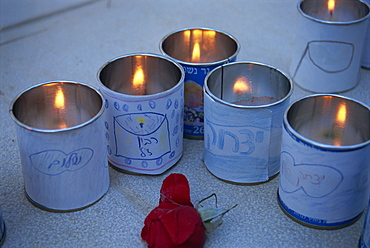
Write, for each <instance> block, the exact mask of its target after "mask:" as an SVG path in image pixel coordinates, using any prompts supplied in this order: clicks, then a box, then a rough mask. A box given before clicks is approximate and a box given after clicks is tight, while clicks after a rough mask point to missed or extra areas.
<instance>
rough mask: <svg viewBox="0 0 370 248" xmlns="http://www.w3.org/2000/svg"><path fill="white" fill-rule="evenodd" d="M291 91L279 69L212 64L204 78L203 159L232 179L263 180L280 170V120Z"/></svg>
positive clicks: (215, 171) (248, 64)
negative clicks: (213, 65) (213, 66)
mask: <svg viewBox="0 0 370 248" xmlns="http://www.w3.org/2000/svg"><path fill="white" fill-rule="evenodd" d="M292 91H293V84H292V81H291V80H290V78H289V77H288V76H287V75H286V74H285V73H283V72H282V71H280V70H279V69H277V68H275V67H273V66H269V65H266V64H262V63H256V62H234V63H229V64H225V65H222V66H220V67H217V68H216V69H214V70H213V71H211V72H210V74H209V75H207V77H206V80H205V84H204V117H205V122H204V163H205V165H206V167H207V169H208V170H209V171H210V172H211V173H212V174H213V175H215V176H216V177H218V178H221V179H223V180H226V181H230V182H236V183H259V182H265V181H268V180H269V178H271V177H273V176H274V175H276V174H277V173H278V172H279V166H280V163H279V158H280V144H281V126H282V120H283V113H284V110H285V107H286V106H287V105H288V104H289V98H290V95H291V94H292Z"/></svg>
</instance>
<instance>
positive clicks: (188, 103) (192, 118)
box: [180, 58, 235, 138]
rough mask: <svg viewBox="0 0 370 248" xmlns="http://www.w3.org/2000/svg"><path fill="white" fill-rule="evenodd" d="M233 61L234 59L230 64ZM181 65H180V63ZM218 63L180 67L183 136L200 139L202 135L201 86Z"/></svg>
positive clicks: (202, 100) (202, 101)
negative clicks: (182, 92) (182, 100)
mask: <svg viewBox="0 0 370 248" xmlns="http://www.w3.org/2000/svg"><path fill="white" fill-rule="evenodd" d="M232 61H235V58H234V59H233V60H231V61H230V62H232ZM180 64H181V63H180ZM221 64H223V63H219V64H216V65H212V66H204V65H199V66H192V65H184V64H181V66H182V67H183V68H184V71H185V79H184V82H185V83H184V99H185V101H184V102H185V105H184V135H185V136H189V137H194V138H202V137H203V135H204V127H203V125H204V107H203V106H204V96H203V85H204V79H205V77H206V76H207V74H208V73H209V72H210V71H212V70H213V69H214V68H216V67H217V66H220V65H221Z"/></svg>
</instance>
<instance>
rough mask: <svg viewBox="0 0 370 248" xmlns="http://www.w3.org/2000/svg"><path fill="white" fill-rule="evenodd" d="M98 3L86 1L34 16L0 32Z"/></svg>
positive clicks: (93, 0)
mask: <svg viewBox="0 0 370 248" xmlns="http://www.w3.org/2000/svg"><path fill="white" fill-rule="evenodd" d="M98 1H102V0H90V1H87V2H85V3H81V4H76V5H73V6H70V7H67V8H64V9H60V10H56V11H53V12H51V13H47V14H44V15H40V16H36V17H34V18H31V19H28V20H25V21H21V22H18V23H15V24H11V25H8V26H5V27H3V28H0V32H3V31H7V30H10V29H13V28H17V27H20V26H23V25H26V24H29V23H32V22H36V21H40V20H42V19H45V18H48V17H51V16H55V15H58V14H61V13H64V12H68V11H70V10H74V9H78V8H81V7H84V6H87V5H89V4H92V3H95V2H98Z"/></svg>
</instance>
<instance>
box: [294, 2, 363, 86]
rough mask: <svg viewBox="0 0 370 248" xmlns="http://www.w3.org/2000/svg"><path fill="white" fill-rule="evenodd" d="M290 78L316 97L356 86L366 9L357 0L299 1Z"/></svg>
mask: <svg viewBox="0 0 370 248" xmlns="http://www.w3.org/2000/svg"><path fill="white" fill-rule="evenodd" d="M298 10H299V13H300V14H301V18H300V25H299V31H298V33H297V36H296V41H295V46H296V51H295V52H294V53H292V54H293V58H292V63H291V65H292V68H291V72H290V74H291V75H293V76H292V77H293V80H294V81H295V82H296V83H297V84H298V85H300V86H301V87H302V88H304V89H306V90H308V91H312V92H317V93H334V92H342V91H346V90H350V89H352V88H354V87H355V86H356V85H357V82H358V74H359V70H360V66H361V57H362V51H363V46H364V41H365V33H366V28H367V20H368V18H369V16H370V14H369V7H368V5H367V4H366V3H364V2H361V1H359V0H303V1H300V2H299V3H298Z"/></svg>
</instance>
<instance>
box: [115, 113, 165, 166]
mask: <svg viewBox="0 0 370 248" xmlns="http://www.w3.org/2000/svg"><path fill="white" fill-rule="evenodd" d="M114 138H115V144H116V152H115V156H118V157H125V158H127V159H129V160H130V159H136V160H156V159H159V158H161V157H162V156H164V155H165V154H167V153H170V152H171V145H170V134H169V125H168V120H167V118H166V116H165V115H163V114H159V113H154V112H144V113H133V114H125V115H119V116H116V117H114Z"/></svg>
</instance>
